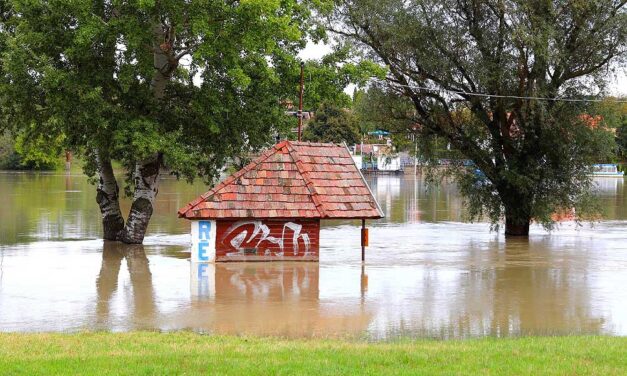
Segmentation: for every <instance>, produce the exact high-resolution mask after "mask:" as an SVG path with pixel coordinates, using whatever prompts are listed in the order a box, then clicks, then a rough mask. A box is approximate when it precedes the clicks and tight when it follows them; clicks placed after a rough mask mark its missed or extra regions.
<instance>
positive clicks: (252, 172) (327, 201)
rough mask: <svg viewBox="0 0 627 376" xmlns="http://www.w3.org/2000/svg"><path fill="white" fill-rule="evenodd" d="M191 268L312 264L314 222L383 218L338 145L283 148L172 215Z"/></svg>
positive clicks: (272, 150)
mask: <svg viewBox="0 0 627 376" xmlns="http://www.w3.org/2000/svg"><path fill="white" fill-rule="evenodd" d="M178 215H179V217H181V218H186V219H189V220H190V221H191V223H192V229H191V234H192V261H194V262H213V261H218V262H220V261H273V260H293V261H318V259H319V248H320V247H319V246H320V220H322V219H361V220H362V231H361V237H362V259H363V251H364V247H365V246H366V245H367V230H366V229H365V220H366V219H379V218H383V212H382V211H381V208H380V207H379V204H378V203H377V201H376V199H375V198H374V196H373V195H372V192H371V191H370V188H369V187H368V185H367V184H366V181H365V180H364V178H363V176H362V174H361V172H360V171H359V169H357V167H356V166H355V162H354V161H353V159H352V158H351V155H350V152H349V151H348V149H347V148H346V146H343V145H336V144H326V143H310V142H295V141H282V142H280V143H278V144H276V145H274V146H273V147H271V148H270V149H268V150H266V151H265V152H263V153H262V154H261V155H260V156H259V157H257V158H256V159H255V160H253V161H252V162H251V163H250V164H248V165H247V166H246V167H244V168H243V169H241V170H239V171H238V172H236V173H234V174H233V175H231V176H229V177H227V178H226V179H225V180H224V181H222V182H221V183H219V184H218V185H216V186H215V187H213V189H211V190H210V191H208V192H207V193H205V194H203V195H201V196H200V197H198V198H197V199H195V200H194V201H192V202H190V203H189V204H187V206H185V207H184V208H182V209H180V210H179V212H178Z"/></svg>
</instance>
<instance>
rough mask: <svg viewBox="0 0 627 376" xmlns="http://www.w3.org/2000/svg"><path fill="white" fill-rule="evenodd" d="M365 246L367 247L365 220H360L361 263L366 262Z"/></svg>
mask: <svg viewBox="0 0 627 376" xmlns="http://www.w3.org/2000/svg"><path fill="white" fill-rule="evenodd" d="M366 246H368V229H367V228H366V220H365V219H362V220H361V262H364V261H366Z"/></svg>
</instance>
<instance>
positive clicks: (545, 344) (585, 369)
mask: <svg viewBox="0 0 627 376" xmlns="http://www.w3.org/2000/svg"><path fill="white" fill-rule="evenodd" d="M626 351H627V338H612V337H528V338H520V339H480V340H464V341H431V340H419V341H401V342H393V343H365V342H351V341H339V340H284V339H274V338H242V337H220V336H217V337H216V336H203V335H198V334H193V333H189V332H178V333H169V334H160V333H152V332H138V333H123V334H119V333H117V334H116V333H80V334H0V374H3V375H6V374H29V375H32V374H55V373H70V374H77V373H79V374H94V375H95V374H98V375H103V374H195V373H207V372H211V373H220V374H237V375H242V374H264V375H268V374H303V373H310V374H381V373H384V374H469V375H472V374H495V375H520V374H539V373H541V374H556V375H566V374H568V375H583V374H598V375H618V374H626V373H627V353H626Z"/></svg>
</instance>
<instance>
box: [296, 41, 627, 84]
mask: <svg viewBox="0 0 627 376" xmlns="http://www.w3.org/2000/svg"><path fill="white" fill-rule="evenodd" d="M329 52H331V47H330V46H329V45H326V44H323V43H318V44H314V43H308V44H307V47H305V49H304V50H303V51H301V53H300V54H299V56H300V58H301V59H304V60H309V59H320V58H321V57H322V56H324V55H325V54H327V53H329ZM353 88H354V86H353V85H351V86H350V87H348V88H346V89H345V90H344V91H345V92H346V93H347V94H352V93H353ZM610 95H615V96H621V95H622V96H627V71H626V70H625V69H624V68H623V69H622V70H621V72H619V73H618V74H617V75H616V76H614V77H610Z"/></svg>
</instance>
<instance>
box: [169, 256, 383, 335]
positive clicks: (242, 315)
mask: <svg viewBox="0 0 627 376" xmlns="http://www.w3.org/2000/svg"><path fill="white" fill-rule="evenodd" d="M319 280H320V266H319V264H318V263H313V262H286V263H218V264H195V263H192V264H191V284H190V289H191V294H190V295H191V297H192V304H191V305H190V307H189V309H188V310H186V311H184V312H182V313H179V314H177V315H175V316H174V317H172V318H171V321H172V322H173V323H178V324H179V325H181V323H184V327H191V328H195V329H202V330H204V331H209V332H212V333H227V334H257V335H260V334H261V335H281V336H288V337H302V336H328V335H339V336H349V335H359V334H360V333H362V332H364V330H365V329H366V327H367V325H368V323H369V321H370V318H371V315H370V314H369V313H368V311H367V309H366V308H365V307H364V305H363V304H361V305H357V306H353V307H344V309H343V310H329V309H326V308H325V307H326V306H327V304H326V302H324V301H321V300H320V290H319ZM362 293H363V292H362Z"/></svg>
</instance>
